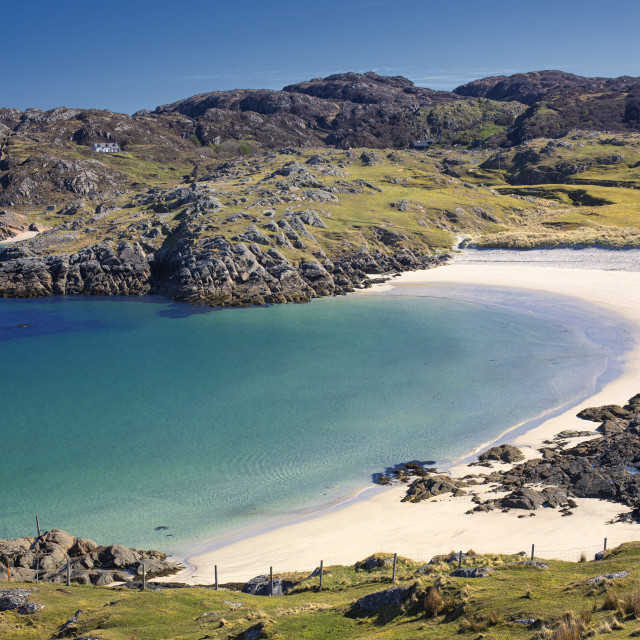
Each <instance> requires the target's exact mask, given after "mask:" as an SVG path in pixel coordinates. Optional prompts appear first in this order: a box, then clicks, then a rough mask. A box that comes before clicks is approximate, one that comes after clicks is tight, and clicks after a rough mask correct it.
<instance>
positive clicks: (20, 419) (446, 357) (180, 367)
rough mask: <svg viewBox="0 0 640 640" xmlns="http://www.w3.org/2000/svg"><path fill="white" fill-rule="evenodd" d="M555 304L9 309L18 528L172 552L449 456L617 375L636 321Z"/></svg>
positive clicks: (5, 345)
mask: <svg viewBox="0 0 640 640" xmlns="http://www.w3.org/2000/svg"><path fill="white" fill-rule="evenodd" d="M463 293H464V292H463ZM465 298H467V299H465ZM545 299H546V300H547V301H548V304H547V307H548V310H549V313H546V314H545V313H538V312H537V310H536V308H535V307H537V306H538V305H533V306H532V305H529V306H527V305H526V304H523V303H521V302H518V301H516V302H515V303H513V304H503V302H504V300H502V301H500V300H497V299H496V297H495V296H489V297H485V298H483V299H473V296H469V295H467V296H465V295H464V294H459V295H457V296H456V295H452V294H450V292H449V293H447V294H446V295H444V296H441V297H437V296H436V297H433V296H429V297H424V296H421V295H417V293H416V294H415V295H411V294H409V295H402V296H391V295H389V296H367V295H365V296H348V297H339V298H325V299H320V300H315V301H313V302H311V303H308V304H303V305H277V306H272V307H265V308H249V309H226V310H215V309H208V308H200V307H192V306H189V305H184V304H177V303H172V302H169V301H166V300H164V299H160V298H142V299H126V298H92V297H87V298H48V299H37V300H0V363H1V364H0V366H1V367H2V388H1V391H0V400H1V402H0V411H1V413H0V420H1V423H0V433H1V435H2V443H3V451H4V464H3V471H2V482H1V483H0V503H1V504H2V505H3V515H2V518H0V538H12V537H17V536H22V535H28V534H33V530H34V516H35V514H36V513H37V514H38V515H39V517H40V522H41V524H42V526H43V528H54V527H55V528H60V529H65V530H68V531H70V532H72V533H73V534H74V535H76V536H82V537H89V538H93V539H95V540H96V541H97V542H98V543H107V544H108V543H113V542H117V543H121V544H125V545H128V546H135V547H139V548H151V547H153V548H159V549H171V548H174V547H175V546H177V545H182V544H188V543H191V542H194V541H197V540H200V539H204V538H209V539H211V538H212V537H213V536H217V535H223V534H224V535H226V534H228V533H229V532H231V531H234V530H240V529H246V528H247V527H253V526H259V525H260V524H261V523H264V522H266V521H268V520H272V519H274V518H279V517H285V516H286V515H287V514H289V513H291V512H293V511H296V510H299V509H305V508H310V507H322V506H323V505H327V504H330V503H332V502H334V501H336V500H337V499H339V498H340V496H344V495H347V494H349V493H350V492H353V491H355V490H357V489H358V488H361V487H364V486H367V485H368V484H369V483H370V482H371V476H372V475H373V474H375V473H378V472H381V471H383V470H384V469H385V468H386V467H388V466H390V465H394V464H397V463H399V462H405V461H408V460H414V459H417V460H434V461H436V463H437V465H438V466H440V467H444V466H446V465H447V464H448V463H450V462H451V461H452V460H454V459H456V458H458V457H460V456H462V455H464V454H466V453H468V452H469V451H471V450H473V449H474V448H475V447H476V446H478V445H479V444H480V443H482V442H486V441H488V440H491V439H493V438H495V437H497V436H498V434H500V433H501V432H503V431H504V430H505V429H508V428H510V427H511V426H513V425H515V424H519V423H521V422H523V421H526V420H530V419H533V418H535V417H536V416H538V415H540V414H541V413H543V412H545V411H547V410H548V409H550V408H553V407H557V406H560V405H564V404H566V403H569V402H572V401H576V402H577V401H578V400H579V399H580V398H582V397H584V396H585V395H586V394H588V393H590V392H591V391H592V390H593V388H594V386H595V385H596V384H597V380H598V376H601V374H602V373H603V372H604V371H605V370H608V371H610V372H611V371H614V370H615V363H616V362H617V359H618V358H619V356H620V354H621V352H622V351H623V345H622V344H621V343H620V341H619V336H620V335H621V327H622V326H623V325H622V323H621V321H619V320H618V319H616V318H611V317H608V316H607V317H605V316H604V315H602V314H600V315H598V313H595V312H594V311H593V310H592V309H590V308H587V307H585V308H583V309H581V308H575V307H572V308H571V313H568V312H567V309H564V310H563V309H556V311H557V312H553V308H554V307H555V306H556V305H555V301H554V300H553V299H551V298H549V297H548V296H547V297H546V298H545ZM496 300H497V301H496ZM607 363H609V368H608V369H607Z"/></svg>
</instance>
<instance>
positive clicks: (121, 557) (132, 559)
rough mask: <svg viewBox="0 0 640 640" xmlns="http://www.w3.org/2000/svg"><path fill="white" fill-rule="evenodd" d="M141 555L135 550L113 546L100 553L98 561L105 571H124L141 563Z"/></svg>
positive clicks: (118, 545)
mask: <svg viewBox="0 0 640 640" xmlns="http://www.w3.org/2000/svg"><path fill="white" fill-rule="evenodd" d="M140 559H141V555H140V553H139V552H138V551H136V550H135V549H129V548H127V547H123V546H122V545H121V544H112V545H110V546H108V547H105V548H104V549H102V550H101V551H99V552H98V560H99V561H100V564H101V565H102V567H103V568H105V569H124V568H125V567H128V566H131V565H133V564H136V563H138V562H140Z"/></svg>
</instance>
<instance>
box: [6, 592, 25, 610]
mask: <svg viewBox="0 0 640 640" xmlns="http://www.w3.org/2000/svg"><path fill="white" fill-rule="evenodd" d="M29 595H30V594H29V592H28V591H27V590H26V589H3V590H0V611H10V610H12V609H19V608H20V607H24V606H25V605H26V604H27V602H28V601H29Z"/></svg>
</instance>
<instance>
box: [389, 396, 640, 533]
mask: <svg viewBox="0 0 640 640" xmlns="http://www.w3.org/2000/svg"><path fill="white" fill-rule="evenodd" d="M578 417H579V418H582V419H584V420H590V421H595V422H599V423H600V425H599V426H598V427H597V429H596V432H597V433H594V432H593V431H590V430H585V431H575V430H571V431H569V430H567V431H562V432H560V433H558V434H556V435H555V437H554V438H553V440H546V441H545V442H544V444H545V446H544V447H543V448H541V449H540V450H539V453H540V454H541V455H540V457H536V458H532V459H528V460H525V459H524V458H525V456H524V455H523V453H522V452H521V451H520V450H519V449H518V448H516V447H514V446H512V445H509V444H503V445H499V446H495V447H492V448H490V449H488V450H487V451H485V452H484V453H483V454H482V455H480V456H479V458H478V460H477V461H476V462H472V463H471V464H469V465H468V467H469V468H470V471H471V469H472V468H477V467H484V468H487V469H490V472H489V473H486V474H485V473H475V472H474V473H469V474H468V475H466V476H464V477H461V478H456V477H452V476H450V475H448V474H444V473H441V472H438V470H437V469H435V468H433V467H429V468H426V467H427V466H428V465H429V464H433V463H418V462H409V463H405V464H402V465H399V466H398V467H395V468H394V469H392V470H390V472H389V471H387V473H386V474H385V475H382V476H379V477H377V481H378V482H379V483H380V484H390V483H396V482H401V483H406V484H407V485H408V487H407V491H406V494H405V496H404V497H403V498H402V500H403V501H408V502H421V501H423V500H428V499H429V498H433V497H434V496H445V495H449V496H453V497H458V496H463V495H472V502H474V503H475V505H476V506H475V507H473V508H472V509H471V510H469V511H467V513H468V514H473V513H479V512H487V511H492V510H495V509H498V510H501V511H509V510H511V509H520V510H523V511H529V512H535V511H536V510H537V509H539V508H543V507H547V508H553V509H555V508H559V512H560V513H562V515H564V516H569V515H571V514H572V513H573V511H572V510H573V509H576V508H578V503H577V502H576V500H575V499H579V498H595V499H598V500H608V501H611V502H615V503H618V504H620V505H624V506H626V507H628V508H630V509H631V510H630V511H629V510H627V511H624V512H622V513H621V514H620V515H619V516H618V519H619V521H622V522H640V394H637V395H635V396H633V397H632V398H631V399H630V400H629V402H628V403H627V404H626V405H624V406H623V407H621V406H619V405H606V406H602V407H593V408H589V409H585V410H583V411H581V412H580V413H579V414H578ZM598 434H600V435H598ZM495 464H503V465H504V464H509V465H512V466H510V467H508V468H503V469H500V468H498V469H494V465H495ZM487 493H496V494H500V496H499V497H497V498H487V496H486V494H487ZM530 515H535V513H530ZM523 517H524V516H523Z"/></svg>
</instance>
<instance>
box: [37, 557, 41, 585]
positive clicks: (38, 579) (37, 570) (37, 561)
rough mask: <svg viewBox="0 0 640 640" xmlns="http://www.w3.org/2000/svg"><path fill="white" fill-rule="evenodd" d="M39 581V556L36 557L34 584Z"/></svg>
mask: <svg viewBox="0 0 640 640" xmlns="http://www.w3.org/2000/svg"><path fill="white" fill-rule="evenodd" d="M39 582H40V558H37V559H36V584H38V583H39Z"/></svg>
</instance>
